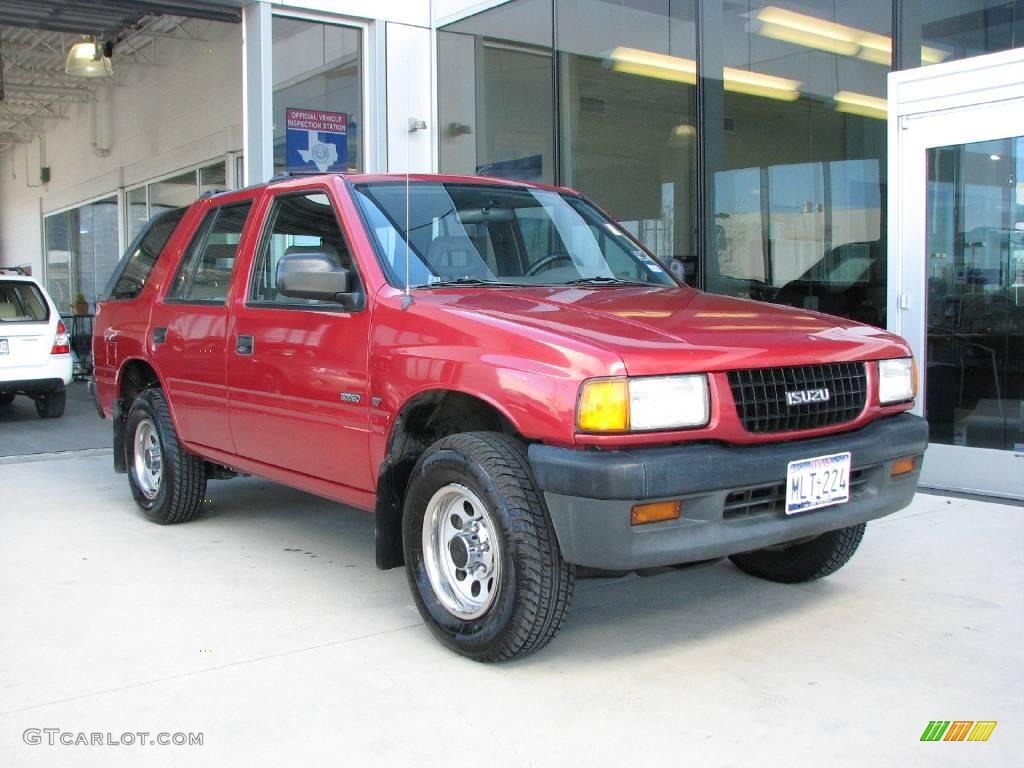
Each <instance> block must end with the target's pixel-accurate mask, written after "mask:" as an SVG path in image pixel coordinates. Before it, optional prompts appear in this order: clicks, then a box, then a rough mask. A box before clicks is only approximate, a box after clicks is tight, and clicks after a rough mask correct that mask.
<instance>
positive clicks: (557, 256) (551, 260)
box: [526, 253, 573, 277]
mask: <svg viewBox="0 0 1024 768" xmlns="http://www.w3.org/2000/svg"><path fill="white" fill-rule="evenodd" d="M560 261H568V262H569V263H570V264H572V263H573V262H572V257H571V256H569V254H567V253H552V254H551V255H550V256H545V257H544V258H543V259H541V260H540V261H538V262H537V263H536V264H534V265H533V266H532V267H530V268H529V269H528V270H526V276H527V277H530V276H532V275H536V274H537V273H538V272H540V271H541V270H542V269H544V268H546V267H549V266H550V265H552V264H557V263H558V262H560Z"/></svg>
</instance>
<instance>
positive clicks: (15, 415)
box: [0, 381, 114, 456]
mask: <svg viewBox="0 0 1024 768" xmlns="http://www.w3.org/2000/svg"><path fill="white" fill-rule="evenodd" d="M67 393H68V395H67V397H68V399H67V408H66V409H65V411H64V415H63V416H61V417H60V418H59V419H40V418H39V415H38V414H37V413H36V404H35V403H34V402H33V401H32V400H31V399H30V398H28V397H25V396H24V395H18V397H16V398H14V402H13V403H11V404H10V405H0V456H18V455H24V454H28V453H53V452H59V451H77V450H82V449H84V448H109V447H110V446H111V445H113V440H114V438H113V434H112V432H111V428H110V422H109V421H104V420H103V419H101V418H100V417H99V414H98V413H96V406H94V405H93V404H92V398H91V397H90V396H89V390H88V388H87V387H86V385H85V382H84V381H76V382H72V384H71V385H70V386H69V387H68V388H67Z"/></svg>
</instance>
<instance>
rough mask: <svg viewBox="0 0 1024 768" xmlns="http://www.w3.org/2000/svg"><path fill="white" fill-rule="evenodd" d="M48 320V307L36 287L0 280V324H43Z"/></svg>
mask: <svg viewBox="0 0 1024 768" xmlns="http://www.w3.org/2000/svg"><path fill="white" fill-rule="evenodd" d="M49 319H50V306H49V305H48V304H47V303H46V299H44V298H43V294H42V292H40V290H39V286H38V285H36V284H35V283H24V282H21V281H15V280H0V324H3V323H43V322H46V321H47V320H49Z"/></svg>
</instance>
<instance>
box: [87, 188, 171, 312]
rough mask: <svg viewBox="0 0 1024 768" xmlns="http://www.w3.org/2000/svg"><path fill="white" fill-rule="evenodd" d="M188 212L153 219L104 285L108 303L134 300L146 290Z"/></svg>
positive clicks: (165, 214) (167, 214) (163, 214)
mask: <svg viewBox="0 0 1024 768" xmlns="http://www.w3.org/2000/svg"><path fill="white" fill-rule="evenodd" d="M186 210H188V209H187V208H177V209H175V210H173V211H167V212H166V213H162V214H160V215H159V216H155V217H153V218H152V219H151V220H150V222H149V224H147V225H146V228H145V229H143V230H142V232H140V233H139V236H138V237H136V238H135V242H133V243H132V244H131V246H129V248H128V252H127V253H125V255H124V256H123V257H121V261H120V262H119V263H118V265H117V268H116V269H115V270H114V274H113V275H112V276H111V278H110V282H109V283H107V288H106V291H105V295H106V298H107V299H134V298H135V297H136V296H138V295H139V293H141V292H142V289H143V288H145V287H146V281H147V280H148V279H149V275H150V273H151V272H152V271H153V267H154V266H155V265H156V262H157V259H159V258H160V253H161V252H162V251H163V249H164V246H165V245H167V241H168V240H170V239H171V235H172V234H174V230H175V229H176V228H177V226H178V224H179V223H180V222H181V219H182V217H183V216H184V215H185V211H186Z"/></svg>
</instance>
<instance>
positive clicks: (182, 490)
mask: <svg viewBox="0 0 1024 768" xmlns="http://www.w3.org/2000/svg"><path fill="white" fill-rule="evenodd" d="M125 451H126V454H127V455H126V457H125V458H126V460H127V464H128V484H129V485H130V487H131V490H132V496H134V497H135V503H136V504H137V505H138V507H139V509H141V510H142V513H143V514H144V515H145V516H146V517H147V518H149V519H150V520H152V521H153V522H155V523H160V524H163V525H166V524H168V523H183V522H185V521H187V520H191V519H192V518H193V517H195V516H196V515H197V514H198V513H199V510H200V508H201V506H202V503H203V497H204V496H205V495H206V469H205V464H204V462H203V460H202V459H200V458H199V457H198V456H194V455H193V454H191V453H189V452H188V451H186V450H185V449H184V448H183V447H182V446H181V442H180V441H179V440H178V434H177V432H176V431H175V430H174V422H173V421H172V420H171V412H170V410H169V409H168V407H167V400H166V398H165V397H164V393H163V392H162V391H161V390H159V389H147V390H144V391H142V392H140V393H139V395H138V396H137V397H136V398H135V402H133V403H132V407H131V410H130V411H129V412H128V421H127V424H126V427H125Z"/></svg>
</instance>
